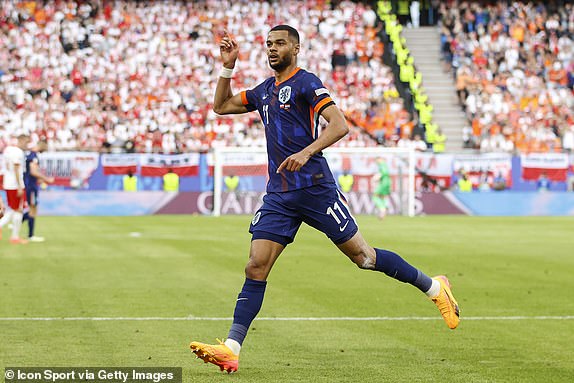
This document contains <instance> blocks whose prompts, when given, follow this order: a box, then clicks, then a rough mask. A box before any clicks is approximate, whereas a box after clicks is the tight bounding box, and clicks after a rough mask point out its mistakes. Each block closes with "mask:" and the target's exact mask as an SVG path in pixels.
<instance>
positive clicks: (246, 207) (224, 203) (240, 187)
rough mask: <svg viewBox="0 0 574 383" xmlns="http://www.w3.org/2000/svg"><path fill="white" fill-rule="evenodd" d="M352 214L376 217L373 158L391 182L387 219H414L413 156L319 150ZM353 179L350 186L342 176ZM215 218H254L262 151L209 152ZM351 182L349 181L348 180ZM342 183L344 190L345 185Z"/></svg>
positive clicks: (379, 150) (262, 182)
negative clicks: (383, 164)
mask: <svg viewBox="0 0 574 383" xmlns="http://www.w3.org/2000/svg"><path fill="white" fill-rule="evenodd" d="M323 155H324V156H325V158H326V159H327V161H328V163H329V166H330V168H331V171H332V172H333V176H334V177H335V181H337V182H338V183H339V189H340V190H342V191H343V195H344V196H345V198H346V199H347V202H348V203H349V207H350V209H351V212H352V213H353V214H377V212H378V210H377V207H376V205H375V203H374V201H373V199H372V196H373V192H374V191H375V189H376V187H377V185H378V182H379V181H378V177H377V175H378V173H379V168H378V165H377V159H379V158H382V159H384V160H385V162H386V163H387V165H388V168H389V173H390V179H391V194H390V197H389V206H388V210H387V213H388V214H399V215H407V216H414V215H415V155H414V152H413V151H412V150H410V149H403V148H383V147H374V148H328V149H326V150H325V151H323ZM342 175H344V176H348V175H350V176H351V177H352V184H351V185H350V187H349V183H350V182H346V184H345V182H344V178H343V177H340V176H342ZM213 176H214V181H213V185H214V187H213V215H215V216H220V215H228V214H254V213H255V212H256V211H257V209H258V208H259V207H260V206H261V203H262V198H263V195H264V194H265V187H266V185H267V179H268V176H267V153H266V150H265V148H263V147H258V148H240V147H219V148H215V149H214V152H213ZM348 180H349V177H347V181H348ZM344 184H345V185H344Z"/></svg>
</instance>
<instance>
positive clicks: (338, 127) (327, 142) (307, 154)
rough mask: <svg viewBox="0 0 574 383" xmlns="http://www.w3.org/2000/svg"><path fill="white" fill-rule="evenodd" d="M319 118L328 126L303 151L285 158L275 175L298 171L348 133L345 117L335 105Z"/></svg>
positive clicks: (326, 109)
mask: <svg viewBox="0 0 574 383" xmlns="http://www.w3.org/2000/svg"><path fill="white" fill-rule="evenodd" d="M321 116H323V117H324V118H325V120H327V123H328V124H327V126H326V127H325V129H323V131H322V132H321V134H320V135H319V137H317V139H316V140H315V141H313V143H312V144H310V145H309V146H307V147H306V148H305V149H303V150H301V151H300V152H297V153H295V154H292V155H290V156H289V157H287V158H286V159H285V161H283V162H282V163H281V165H279V168H277V173H279V172H281V170H283V169H285V170H288V171H290V172H297V171H299V170H300V169H301V168H302V167H303V165H305V164H306V163H307V161H309V158H311V156H313V155H314V154H316V153H319V152H320V151H321V150H323V149H325V148H327V147H329V146H331V145H333V144H334V143H335V142H337V141H339V140H340V139H341V138H343V137H345V135H346V134H347V133H348V132H349V127H348V126H347V121H346V120H345V116H343V113H342V112H341V110H340V109H339V108H338V107H337V106H336V105H330V106H328V107H326V108H325V110H323V112H322V113H321Z"/></svg>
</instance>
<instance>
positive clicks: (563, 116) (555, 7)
mask: <svg viewBox="0 0 574 383" xmlns="http://www.w3.org/2000/svg"><path fill="white" fill-rule="evenodd" d="M483 4H484V2H482V3H481V2H472V1H471V2H468V1H464V2H459V1H450V2H449V4H446V3H442V4H441V6H440V10H439V13H440V18H441V22H440V23H441V28H442V30H441V34H442V47H441V50H442V54H443V60H444V63H445V66H446V69H447V70H451V71H452V72H453V75H454V78H455V81H456V87H457V92H458V96H459V100H460V104H461V107H462V108H463V109H464V111H465V112H466V115H467V117H468V120H469V127H468V128H466V129H467V133H466V136H467V142H466V145H467V146H468V147H472V148H478V149H480V151H482V152H492V151H502V152H509V153H513V152H518V153H529V152H559V151H562V150H566V151H572V150H573V146H574V142H573V140H574V133H573V131H574V95H573V89H574V41H573V39H574V6H573V4H571V3H569V2H551V3H549V4H550V5H548V4H545V3H543V2H527V3H526V2H499V3H496V4H494V5H492V4H491V5H483ZM559 4H563V5H559Z"/></svg>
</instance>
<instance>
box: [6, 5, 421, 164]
mask: <svg viewBox="0 0 574 383" xmlns="http://www.w3.org/2000/svg"><path fill="white" fill-rule="evenodd" d="M0 2H1V4H0V152H1V151H2V149H3V147H4V146H5V145H6V143H7V142H8V140H9V137H10V136H11V135H14V134H19V133H28V134H31V136H32V138H33V140H38V139H40V138H45V139H46V140H47V142H48V146H49V150H93V151H104V152H117V151H128V152H161V153H177V152H187V151H206V150H209V149H210V148H211V147H214V146H218V145H227V146H263V145H264V131H263V127H262V126H261V123H260V119H259V116H258V115H257V114H255V113H249V114H247V115H240V116H232V117H227V116H217V115H216V114H215V113H214V112H213V111H212V110H211V106H212V98H213V92H214V89H215V84H216V81H217V76H218V73H219V69H220V66H221V63H220V60H219V47H218V40H219V39H220V38H221V36H222V34H223V31H224V30H225V29H226V30H227V31H229V33H230V34H231V35H232V36H234V37H235V38H236V39H237V41H238V42H239V44H240V60H239V62H238V67H237V68H236V70H235V72H234V79H233V82H232V86H233V88H234V89H235V91H239V90H242V89H246V88H249V87H253V86H255V85H256V84H258V83H259V82H260V81H262V80H263V79H264V78H266V77H269V76H271V75H272V72H271V70H270V69H269V68H268V65H267V59H266V55H265V48H264V42H265V37H266V35H267V32H268V31H269V29H270V28H271V27H272V26H273V25H277V24H282V23H289V24H291V25H292V26H294V27H295V28H297V29H298V30H299V32H300V34H301V38H302V42H301V43H302V45H301V54H300V55H299V65H300V66H301V67H303V68H305V69H307V70H309V71H311V72H314V73H316V74H317V75H318V76H319V77H320V78H321V79H322V80H323V82H324V84H325V85H326V87H327V88H329V89H330V90H331V94H332V96H333V98H334V99H335V101H336V103H337V104H338V106H339V107H340V108H341V109H342V110H343V111H344V113H345V114H346V115H347V116H348V118H349V121H350V122H351V123H352V125H353V126H354V128H353V129H352V131H351V133H350V134H349V135H348V136H347V137H346V138H345V139H344V140H343V141H342V142H341V143H340V145H343V146H361V147H362V146H369V145H376V144H377V140H375V139H373V137H375V138H376V137H378V138H379V142H382V141H386V142H387V143H390V144H394V143H396V142H397V141H398V140H399V138H400V136H401V134H400V133H401V131H408V129H406V130H405V129H403V127H404V126H406V125H408V124H409V123H410V116H409V115H408V113H406V112H405V110H404V108H403V104H402V99H401V98H400V97H399V95H398V92H397V91H396V89H395V86H394V84H393V76H392V73H391V71H390V69H389V68H388V67H387V66H385V65H384V64H383V62H382V58H381V56H382V53H383V49H384V46H383V44H382V42H381V41H380V39H379V38H378V36H377V34H378V32H379V30H380V25H379V24H377V16H376V14H375V12H374V11H373V10H372V9H371V8H370V6H368V5H365V4H363V3H360V2H351V1H340V2H338V3H337V5H336V6H331V3H330V2H328V1H323V0H309V1H305V2H300V1H296V0H288V1H277V2H268V1H247V0H245V1H219V0H206V1H194V2H185V1H175V0H166V1H163V0H157V1H141V2H137V1H78V2H76V1H22V2H13V1H7V0H0ZM381 132H382V133H381Z"/></svg>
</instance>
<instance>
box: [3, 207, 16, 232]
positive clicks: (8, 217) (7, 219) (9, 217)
mask: <svg viewBox="0 0 574 383" xmlns="http://www.w3.org/2000/svg"><path fill="white" fill-rule="evenodd" d="M13 213H14V210H8V211H7V212H6V213H4V217H2V218H0V228H2V227H4V225H6V224H7V223H8V222H10V221H11V220H12V214H13Z"/></svg>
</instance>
